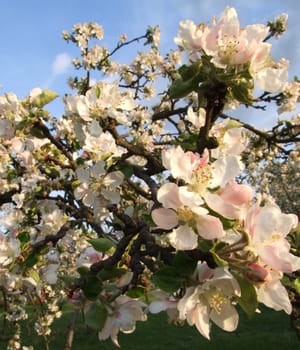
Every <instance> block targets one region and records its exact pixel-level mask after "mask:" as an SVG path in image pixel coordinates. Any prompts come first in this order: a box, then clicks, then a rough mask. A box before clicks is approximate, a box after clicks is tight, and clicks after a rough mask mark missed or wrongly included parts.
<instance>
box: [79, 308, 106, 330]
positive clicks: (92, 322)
mask: <svg viewBox="0 0 300 350" xmlns="http://www.w3.org/2000/svg"><path fill="white" fill-rule="evenodd" d="M84 316H85V323H86V325H87V326H88V327H90V328H92V329H93V330H95V331H101V329H102V328H103V327H104V324H105V321H106V318H107V310H106V308H105V306H104V305H103V304H99V303H97V302H95V303H91V304H89V305H88V306H87V308H86V310H85V314H84Z"/></svg>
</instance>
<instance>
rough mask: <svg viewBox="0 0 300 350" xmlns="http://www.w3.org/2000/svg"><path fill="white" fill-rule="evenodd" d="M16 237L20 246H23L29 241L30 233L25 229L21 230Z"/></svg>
mask: <svg viewBox="0 0 300 350" xmlns="http://www.w3.org/2000/svg"><path fill="white" fill-rule="evenodd" d="M17 239H18V240H19V241H20V243H21V247H23V246H24V244H26V243H27V242H29V241H30V234H29V232H27V231H22V232H20V233H19V234H18V236H17Z"/></svg>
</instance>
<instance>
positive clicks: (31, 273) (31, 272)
mask: <svg viewBox="0 0 300 350" xmlns="http://www.w3.org/2000/svg"><path fill="white" fill-rule="evenodd" d="M28 275H29V277H31V278H32V279H33V280H34V281H35V282H39V280H40V276H39V274H38V273H37V272H36V271H35V270H34V269H30V270H28Z"/></svg>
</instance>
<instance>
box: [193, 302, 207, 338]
mask: <svg viewBox="0 0 300 350" xmlns="http://www.w3.org/2000/svg"><path fill="white" fill-rule="evenodd" d="M208 312H209V309H208V306H207V305H205V304H198V305H197V306H196V308H195V310H193V313H192V317H193V323H194V324H195V326H196V328H197V330H198V331H199V332H200V334H202V335H203V337H205V338H206V339H210V337H209V333H210V322H209V314H208Z"/></svg>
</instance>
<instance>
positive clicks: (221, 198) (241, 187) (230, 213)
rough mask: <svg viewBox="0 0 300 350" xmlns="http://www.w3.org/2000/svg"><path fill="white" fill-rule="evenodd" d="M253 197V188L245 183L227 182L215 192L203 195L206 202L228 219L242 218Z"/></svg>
mask: <svg viewBox="0 0 300 350" xmlns="http://www.w3.org/2000/svg"><path fill="white" fill-rule="evenodd" d="M252 197H253V190H252V188H251V187H250V186H248V185H245V184H237V183H236V182H231V183H228V184H227V185H226V186H225V187H224V188H222V189H221V190H219V191H218V192H217V193H207V194H205V196H204V199H205V202H206V204H207V205H208V206H209V207H210V208H211V209H212V210H214V211H215V212H217V213H219V214H221V215H222V216H224V217H226V218H229V219H242V218H243V217H244V216H245V212H246V211H247V209H248V206H249V204H250V201H251V200H252Z"/></svg>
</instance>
